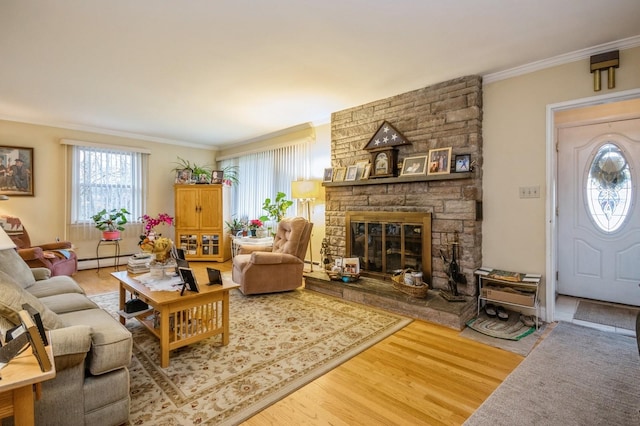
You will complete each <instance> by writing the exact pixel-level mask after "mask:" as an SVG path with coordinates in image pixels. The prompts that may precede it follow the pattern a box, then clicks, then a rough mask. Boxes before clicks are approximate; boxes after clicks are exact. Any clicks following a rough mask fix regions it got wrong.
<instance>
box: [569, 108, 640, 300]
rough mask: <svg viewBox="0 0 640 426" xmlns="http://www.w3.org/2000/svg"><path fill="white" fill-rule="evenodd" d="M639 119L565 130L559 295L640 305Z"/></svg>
mask: <svg viewBox="0 0 640 426" xmlns="http://www.w3.org/2000/svg"><path fill="white" fill-rule="evenodd" d="M639 175H640V120H639V119H633V120H624V121H615V122H609V123H603V124H591V125H582V126H577V127H569V128H562V129H559V132H558V186H557V188H558V194H557V200H558V201H557V206H558V280H557V289H558V293H559V294H564V295H569V296H576V297H583V298H589V299H596V300H604V301H609V302H615V303H623V304H628V305H636V306H640V287H639V284H640V201H639V200H640V197H639V195H638V194H639V193H640V185H639V183H640V176H639Z"/></svg>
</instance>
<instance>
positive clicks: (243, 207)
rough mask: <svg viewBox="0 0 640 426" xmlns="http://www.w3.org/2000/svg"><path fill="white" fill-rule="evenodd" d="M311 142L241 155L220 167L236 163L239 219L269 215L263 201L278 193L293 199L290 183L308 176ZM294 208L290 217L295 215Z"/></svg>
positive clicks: (235, 211) (235, 200) (233, 202)
mask: <svg viewBox="0 0 640 426" xmlns="http://www.w3.org/2000/svg"><path fill="white" fill-rule="evenodd" d="M308 145H309V144H308V142H307V141H303V142H299V143H295V144H291V145H288V146H284V147H279V148H275V149H272V150H266V151H262V152H257V153H249V154H245V155H241V156H239V157H237V158H233V159H229V160H225V161H223V162H221V167H223V168H224V167H226V166H237V167H238V180H239V181H240V183H239V184H238V185H236V186H234V187H233V189H232V191H231V192H232V195H231V213H232V214H233V215H235V216H236V217H237V218H242V217H246V218H247V219H256V218H259V217H260V216H263V215H265V214H266V212H265V211H264V210H262V204H263V203H264V200H265V199H266V198H271V200H273V199H274V198H275V197H276V195H277V194H278V192H284V193H285V194H287V199H288V200H291V182H292V181H294V180H298V179H303V178H307V177H308V176H309V148H308ZM294 212H295V210H294V208H293V207H291V208H290V211H289V212H288V214H287V216H291V215H293V214H294Z"/></svg>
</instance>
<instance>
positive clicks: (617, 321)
mask: <svg viewBox="0 0 640 426" xmlns="http://www.w3.org/2000/svg"><path fill="white" fill-rule="evenodd" d="M638 312H640V309H637V308H629V307H625V306H615V305H610V304H607V303H598V302H590V301H588V300H581V301H580V302H579V303H578V309H577V310H576V313H575V315H574V316H573V319H577V320H582V321H587V322H592V323H595V324H603V325H610V326H612V327H617V328H624V329H626V330H635V329H636V317H637V316H638Z"/></svg>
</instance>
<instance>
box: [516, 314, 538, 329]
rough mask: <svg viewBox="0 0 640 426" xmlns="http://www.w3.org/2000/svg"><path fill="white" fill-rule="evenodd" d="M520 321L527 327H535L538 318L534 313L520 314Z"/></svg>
mask: <svg viewBox="0 0 640 426" xmlns="http://www.w3.org/2000/svg"><path fill="white" fill-rule="evenodd" d="M520 321H522V323H523V324H524V325H525V326H527V327H533V326H534V325H536V320H535V318H534V317H533V315H520Z"/></svg>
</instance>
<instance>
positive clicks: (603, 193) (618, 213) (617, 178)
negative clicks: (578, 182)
mask: <svg viewBox="0 0 640 426" xmlns="http://www.w3.org/2000/svg"><path fill="white" fill-rule="evenodd" d="M585 190H586V200H587V204H588V206H589V212H590V213H591V218H592V219H593V221H594V222H595V224H596V225H597V226H598V228H600V229H601V230H602V231H604V232H607V233H611V232H615V231H616V230H618V229H619V228H620V227H621V226H622V225H623V224H624V221H625V219H626V218H627V216H628V213H629V207H630V206H631V200H633V197H632V194H631V190H632V187H631V172H630V170H629V164H628V162H627V159H626V158H625V156H624V153H623V152H622V151H621V150H620V148H618V147H617V146H616V145H614V144H612V143H606V144H604V145H602V146H601V147H600V149H599V150H598V152H597V153H596V154H595V156H594V159H593V161H592V162H591V164H590V165H589V171H588V178H587V185H586V188H585Z"/></svg>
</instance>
